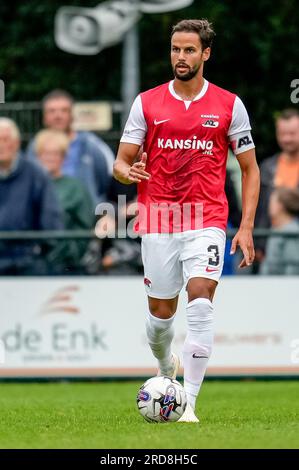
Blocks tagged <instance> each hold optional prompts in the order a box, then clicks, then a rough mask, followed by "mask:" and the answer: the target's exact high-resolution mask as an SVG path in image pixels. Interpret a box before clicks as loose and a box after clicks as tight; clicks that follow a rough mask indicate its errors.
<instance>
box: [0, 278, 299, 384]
mask: <svg viewBox="0 0 299 470" xmlns="http://www.w3.org/2000/svg"><path fill="white" fill-rule="evenodd" d="M298 291H299V278H297V277H247V276H240V277H224V278H222V280H221V282H220V285H219V287H218V289H217V292H216V296H215V302H214V305H215V344H214V350H213V354H212V357H211V359H210V363H209V369H208V375H217V376H218V375H258V374H262V375H281V374H286V375H299V295H298ZM0 299H1V304H0V308H1V311H0V377H2V378H5V377H7V378H8V377H107V376H141V375H155V374H156V364H155V360H154V359H153V357H152V355H151V353H150V350H149V347H148V345H147V342H146V337H145V329H144V318H145V313H146V311H147V301H146V296H145V292H144V289H143V279H142V277H127V278H125V277H106V278H105V277H72V278H71V277H69V278H67V277H63V278H62V277H61V278H15V279H11V278H1V280H0ZM185 305H186V293H185V292H182V295H181V299H180V302H179V307H178V312H177V316H176V320H175V329H176V336H175V340H174V350H175V351H176V352H178V353H179V354H180V355H181V351H182V346H183V342H184V337H185V332H186V318H185Z"/></svg>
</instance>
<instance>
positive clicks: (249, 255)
mask: <svg viewBox="0 0 299 470" xmlns="http://www.w3.org/2000/svg"><path fill="white" fill-rule="evenodd" d="M236 158H237V160H238V162H239V165H240V168H241V172H242V220H241V224H240V228H239V230H238V232H237V233H236V235H235V236H234V238H233V240H232V246H231V254H234V253H235V251H236V249H237V246H238V245H239V246H240V248H241V250H242V252H243V256H244V257H243V259H242V261H241V263H240V264H239V268H244V267H246V266H250V265H251V264H252V263H253V260H254V257H255V251H254V243H253V237H252V232H253V228H254V217H255V212H256V207H257V203H258V198H259V191H260V172H259V167H258V165H257V161H256V156H255V149H254V148H251V149H249V150H246V151H245V152H242V153H239V154H238V155H236Z"/></svg>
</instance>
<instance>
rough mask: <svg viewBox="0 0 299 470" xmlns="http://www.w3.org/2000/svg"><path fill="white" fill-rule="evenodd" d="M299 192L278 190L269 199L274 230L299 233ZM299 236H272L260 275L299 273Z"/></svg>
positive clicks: (287, 189)
mask: <svg viewBox="0 0 299 470" xmlns="http://www.w3.org/2000/svg"><path fill="white" fill-rule="evenodd" d="M298 215H299V189H289V188H276V189H275V190H274V191H273V192H272V194H271V196H270V204H269V216H270V220H271V223H272V228H273V231H275V232H281V231H287V232H297V233H298V234H299V220H298ZM298 247H299V237H285V236H275V237H270V238H269V239H268V241H267V244H266V257H265V259H264V261H263V263H262V265H261V274H299V248H298Z"/></svg>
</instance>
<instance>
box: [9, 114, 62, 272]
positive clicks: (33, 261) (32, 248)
mask: <svg viewBox="0 0 299 470" xmlns="http://www.w3.org/2000/svg"><path fill="white" fill-rule="evenodd" d="M59 229H63V221H62V213H61V210H60V205H59V202H58V200H57V197H56V194H55V190H54V187H53V183H52V182H51V180H50V178H49V177H48V175H47V174H46V173H45V172H44V171H43V170H42V169H41V168H40V167H39V166H38V165H36V164H35V163H33V162H29V161H27V160H25V159H24V158H21V154H20V132H19V129H18V127H17V126H16V124H15V123H14V121H12V120H10V119H7V118H0V231H15V230H59ZM40 252H41V247H40V245H38V244H36V243H32V242H29V243H27V244H25V243H22V242H13V241H7V242H6V241H5V242H4V241H3V242H0V273H1V274H2V275H14V274H44V273H45V270H46V265H45V264H44V262H43V261H44V260H43V258H41V257H40V256H39V254H40ZM40 269H42V270H43V272H41V271H40Z"/></svg>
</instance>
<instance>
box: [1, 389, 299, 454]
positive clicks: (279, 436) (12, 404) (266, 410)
mask: <svg viewBox="0 0 299 470" xmlns="http://www.w3.org/2000/svg"><path fill="white" fill-rule="evenodd" d="M140 385H141V383H140V382H119V383H117V382H115V383H114V382H113V383H109V382H108V383H107V382H106V383H40V384H9V383H4V384H0V409H1V415H0V416H1V418H0V447H1V448H2V449H3V448H10V449H11V448H36V449H37V448H48V449H49V448H98V449H105V448H106V449H109V448H121V449H126V448H129V449H135V448H136V449H140V448H161V449H163V448H164V449H167V448H178V449H187V448H197V449H200V448H299V399H298V398H299V384H298V382H291V381H290V382H288V381H281V382H259V381H258V382H254V381H250V382H206V383H205V384H204V386H203V388H202V392H201V396H200V399H199V401H198V407H197V414H198V416H199V417H200V420H201V422H200V425H198V424H187V423H168V424H150V423H147V422H145V421H144V420H143V418H142V417H141V416H140V415H139V413H138V412H137V408H136V406H135V396H136V393H137V390H138V388H139V386H140Z"/></svg>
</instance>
